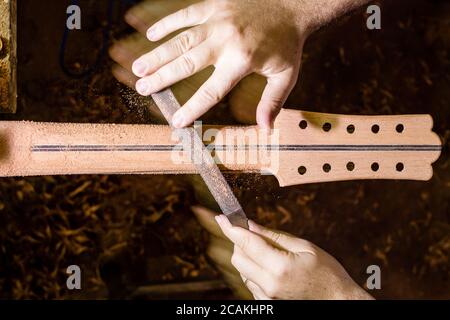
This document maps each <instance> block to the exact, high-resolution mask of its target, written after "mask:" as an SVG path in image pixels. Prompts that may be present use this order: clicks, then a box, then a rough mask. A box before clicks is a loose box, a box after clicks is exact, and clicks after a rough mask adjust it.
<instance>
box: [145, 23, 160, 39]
mask: <svg viewBox="0 0 450 320" xmlns="http://www.w3.org/2000/svg"><path fill="white" fill-rule="evenodd" d="M147 39H148V40H150V41H153V42H156V41H158V40H160V39H161V37H160V36H159V35H158V28H157V26H152V27H150V28H149V29H148V30H147Z"/></svg>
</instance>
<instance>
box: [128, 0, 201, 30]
mask: <svg viewBox="0 0 450 320" xmlns="http://www.w3.org/2000/svg"><path fill="white" fill-rule="evenodd" d="M196 2H198V0H171V1H166V0H157V1H155V0H151V1H141V2H140V3H138V4H136V5H134V6H133V7H132V8H131V9H130V10H128V11H127V13H126V14H125V21H126V22H127V23H128V24H130V25H131V26H132V27H134V28H135V29H137V30H138V31H139V32H141V33H142V34H144V35H145V34H146V33H147V30H148V29H149V27H151V26H152V25H153V24H155V23H156V22H158V21H159V20H161V19H162V18H164V17H166V16H168V15H169V14H171V13H173V12H175V11H178V10H180V9H182V8H185V7H186V6H187V5H189V4H193V3H196Z"/></svg>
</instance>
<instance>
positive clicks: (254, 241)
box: [216, 215, 287, 270]
mask: <svg viewBox="0 0 450 320" xmlns="http://www.w3.org/2000/svg"><path fill="white" fill-rule="evenodd" d="M216 220H217V223H218V224H219V226H220V227H221V229H222V231H223V233H224V234H225V236H227V238H229V239H230V240H231V241H232V242H233V243H234V244H235V245H236V246H237V247H239V248H240V249H241V250H242V251H243V252H244V253H245V254H246V255H247V256H248V257H249V258H250V259H252V260H253V261H254V262H255V263H256V264H258V265H259V266H260V267H262V268H263V269H265V270H272V269H273V268H274V266H276V265H277V264H280V263H282V262H284V260H285V259H286V258H287V254H286V253H285V252H283V251H281V250H279V249H277V248H275V247H274V246H272V245H270V244H269V243H268V242H267V241H265V240H264V239H263V238H262V237H261V236H259V235H257V234H256V233H253V232H251V231H248V230H245V229H243V228H239V227H234V226H232V225H231V223H230V221H228V219H227V218H226V216H224V215H221V216H218V217H216Z"/></svg>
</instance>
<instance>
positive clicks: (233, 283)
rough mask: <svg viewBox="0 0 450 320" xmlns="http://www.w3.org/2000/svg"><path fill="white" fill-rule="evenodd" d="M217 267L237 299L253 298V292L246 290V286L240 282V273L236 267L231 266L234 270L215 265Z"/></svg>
mask: <svg viewBox="0 0 450 320" xmlns="http://www.w3.org/2000/svg"><path fill="white" fill-rule="evenodd" d="M217 269H218V270H219V272H220V273H221V274H222V276H223V278H224V280H225V282H226V283H227V284H228V286H229V287H230V288H231V290H232V291H233V293H234V294H235V296H236V297H237V298H238V299H242V300H250V299H252V298H253V294H252V293H251V292H250V291H249V290H248V288H247V286H245V285H244V284H243V283H242V279H241V275H240V274H239V273H238V272H237V271H236V269H234V268H233V270H234V272H230V271H228V270H225V269H223V268H222V267H220V266H217Z"/></svg>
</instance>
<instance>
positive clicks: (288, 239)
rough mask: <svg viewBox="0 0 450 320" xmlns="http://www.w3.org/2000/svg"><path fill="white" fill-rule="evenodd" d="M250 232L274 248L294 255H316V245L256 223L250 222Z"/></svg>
mask: <svg viewBox="0 0 450 320" xmlns="http://www.w3.org/2000/svg"><path fill="white" fill-rule="evenodd" d="M249 227H250V231H252V232H254V233H256V234H259V235H260V236H262V237H263V238H264V239H266V241H268V242H269V243H271V244H272V245H273V246H274V247H276V248H278V249H282V250H286V251H289V252H292V253H311V254H314V252H315V249H314V245H313V244H312V243H311V242H309V241H306V240H303V239H300V238H297V237H295V236H293V235H290V234H288V233H285V232H281V231H275V230H271V229H268V228H266V227H263V226H261V225H259V224H257V223H255V222H254V221H251V220H250V221H249Z"/></svg>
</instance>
